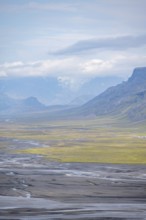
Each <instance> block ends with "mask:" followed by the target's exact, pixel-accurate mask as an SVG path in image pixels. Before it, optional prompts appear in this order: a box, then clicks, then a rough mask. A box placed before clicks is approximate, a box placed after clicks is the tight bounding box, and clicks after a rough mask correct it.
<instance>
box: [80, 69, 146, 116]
mask: <svg viewBox="0 0 146 220" xmlns="http://www.w3.org/2000/svg"><path fill="white" fill-rule="evenodd" d="M78 112H79V113H80V114H83V115H90V114H95V115H98V116H100V115H113V114H114V115H115V114H120V115H125V116H127V117H128V118H130V119H131V120H143V119H146V67H141V68H136V69H134V71H133V74H132V76H131V77H130V78H129V79H128V81H126V82H123V83H121V84H118V85H117V86H113V87H110V88H109V89H107V90H106V91H105V92H103V93H101V94H100V95H98V96H96V97H95V98H94V99H92V100H90V101H89V102H87V103H86V104H84V105H83V106H82V107H81V108H80V109H79V110H78Z"/></svg>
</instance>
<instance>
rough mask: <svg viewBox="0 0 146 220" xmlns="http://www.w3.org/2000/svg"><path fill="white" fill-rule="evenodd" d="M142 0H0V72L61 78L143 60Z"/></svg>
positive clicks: (117, 70) (124, 69)
mask: <svg viewBox="0 0 146 220" xmlns="http://www.w3.org/2000/svg"><path fill="white" fill-rule="evenodd" d="M145 9H146V0H122V1H121V0H0V77H8V76H9V77H13V76H19V77H22V76H43V77H44V76H55V77H59V78H60V79H61V80H62V81H63V80H64V81H66V80H69V81H73V80H74V79H76V80H77V79H82V78H93V77H96V76H120V77H123V78H127V77H129V76H130V75H131V74H132V71H133V69H134V68H135V67H137V66H138V67H139V66H146V13H145Z"/></svg>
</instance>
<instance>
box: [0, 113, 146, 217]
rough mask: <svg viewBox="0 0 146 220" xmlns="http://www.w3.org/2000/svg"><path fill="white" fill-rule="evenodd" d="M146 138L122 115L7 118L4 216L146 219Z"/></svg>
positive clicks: (1, 180) (1, 170) (2, 158)
mask: <svg viewBox="0 0 146 220" xmlns="http://www.w3.org/2000/svg"><path fill="white" fill-rule="evenodd" d="M32 118H33V117H32ZM145 136H146V133H145V123H140V124H139V123H131V122H128V121H127V122H126V121H124V120H121V119H119V118H114V117H100V118H84V119H74V120H71V119H70V120H69V119H66V120H47V119H44V120H42V119H41V120H40V119H39V118H38V120H37V121H36V120H35V121H34V120H32V121H31V120H29V122H26V120H24V119H23V118H21V120H20V118H19V120H18V119H16V118H15V119H13V121H12V119H11V121H9V120H5V119H4V120H1V126H0V141H1V142H0V143H1V145H0V152H1V154H0V186H1V187H0V219H3V220H4V219H5V220H6V219H15V220H16V219H19V220H24V219H25V220H26V219H38V220H39V219H42V220H43V219H44V220H47V219H54V220H57V219H62V220H64V219H78V220H79V219H80V220H81V219H104V220H105V219H115V220H116V219H124V220H129V219H136V220H137V219H139V220H144V219H145V218H146V208H145V202H146V194H145V183H146V174H145V169H146V160H145V155H146V148H145V145H146V138H145Z"/></svg>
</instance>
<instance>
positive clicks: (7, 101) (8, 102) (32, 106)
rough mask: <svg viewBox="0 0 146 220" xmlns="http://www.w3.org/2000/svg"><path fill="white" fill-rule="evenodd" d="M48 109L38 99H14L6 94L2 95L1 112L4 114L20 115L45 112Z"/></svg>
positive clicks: (0, 101)
mask: <svg viewBox="0 0 146 220" xmlns="http://www.w3.org/2000/svg"><path fill="white" fill-rule="evenodd" d="M46 108H47V107H46V106H45V105H43V104H42V103H40V102H39V101H38V100H37V98H35V97H29V98H26V99H13V98H10V97H8V96H7V95H5V94H2V93H1V94H0V111H1V112H2V113H18V112H21V113H23V112H31V111H40V110H45V109H46Z"/></svg>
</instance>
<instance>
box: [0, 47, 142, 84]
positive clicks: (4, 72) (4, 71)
mask: <svg viewBox="0 0 146 220" xmlns="http://www.w3.org/2000/svg"><path fill="white" fill-rule="evenodd" d="M145 65H146V56H145V55H139V54H136V55H135V54H134V51H132V52H129V53H126V52H123V53H120V54H119V52H118V51H117V52H114V53H113V54H112V55H111V56H110V57H104V58H97V56H96V55H94V56H93V57H76V56H73V57H69V58H68V57H63V58H62V59H47V60H38V61H33V62H22V61H17V62H7V63H3V64H1V65H0V77H29V76H31V77H32V76H33V77H36V76H42V77H46V76H51V77H56V78H58V79H59V80H60V82H63V83H64V84H66V85H70V86H71V87H74V84H77V81H78V80H80V79H86V78H91V77H96V76H109V75H111V76H113V75H116V76H124V77H125V76H128V74H131V73H132V70H133V69H134V68H135V67H137V66H145Z"/></svg>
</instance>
